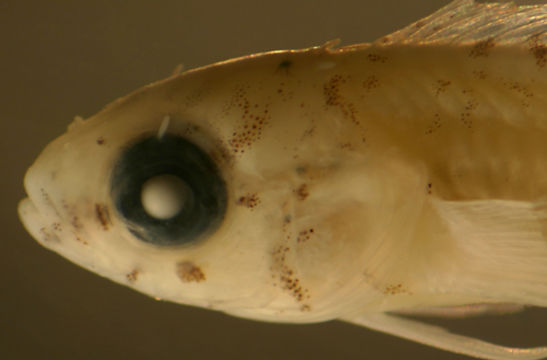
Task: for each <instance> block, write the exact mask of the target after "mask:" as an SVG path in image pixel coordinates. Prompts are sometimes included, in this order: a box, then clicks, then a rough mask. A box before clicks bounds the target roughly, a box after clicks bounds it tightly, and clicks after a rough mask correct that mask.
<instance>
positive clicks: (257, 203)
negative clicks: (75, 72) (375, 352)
mask: <svg viewBox="0 0 547 360" xmlns="http://www.w3.org/2000/svg"><path fill="white" fill-rule="evenodd" d="M546 19H547V7H546V6H545V5H537V6H529V7H516V6H515V5H512V4H503V5H501V4H475V3H474V2H473V1H468V0H460V1H454V2H453V3H451V4H449V5H448V6H447V7H445V8H443V9H441V10H439V11H438V12H437V13H435V14H433V15H431V16H430V17H427V18H425V19H423V20H420V21H418V22H416V23H414V24H412V25H409V26H408V27H407V28H405V29H403V30H401V31H398V32H396V33H394V34H392V35H389V36H386V37H384V38H381V39H379V40H378V41H376V42H374V43H370V44H360V45H353V46H346V47H341V48H336V47H335V46H336V43H335V42H329V43H327V44H325V45H323V46H319V47H314V48H310V49H304V50H290V51H274V52H268V53H263V54H257V55H251V56H247V57H243V58H239V59H235V60H229V61H226V62H222V63H218V64H214V65H211V66H206V67H203V68H199V69H196V70H190V71H187V72H184V73H182V74H181V75H178V76H173V77H171V78H168V79H166V80H163V81H160V82H157V83H154V84H151V85H149V86H147V87H144V88H142V89H140V90H137V91H136V92H134V93H132V94H130V95H128V96H126V97H124V98H121V99H119V100H117V101H115V102H114V103H112V104H110V105H108V106H107V107H106V108H105V109H104V110H102V111H101V112H99V113H98V114H97V115H95V116H92V117H91V118H89V119H86V120H81V119H79V120H77V121H75V122H74V123H73V124H71V126H70V127H69V129H68V131H67V133H65V134H63V135H62V136H60V137H59V138H58V139H56V140H55V141H53V142H52V143H51V144H49V145H48V146H47V147H46V148H45V149H44V151H43V152H42V154H41V155H40V156H39V158H38V159H37V160H36V162H35V163H34V164H33V165H32V166H31V167H30V168H29V170H28V172H27V175H26V177H25V188H26V191H27V194H28V198H26V199H24V200H23V201H22V202H21V203H20V206H19V213H20V216H21V219H22V221H23V223H24V224H25V226H26V228H27V229H28V230H29V232H30V233H31V234H32V235H33V237H35V238H36V240H38V241H39V242H40V243H41V244H42V245H44V246H45V247H47V248H50V249H52V250H53V251H56V252H58V253H59V254H61V255H62V256H64V257H66V258H67V259H69V260H71V261H73V262H74V263H76V264H78V265H80V266H83V267H85V268H87V269H89V270H91V271H94V272H96V273H98V274H99V275H102V276H105V277H107V278H109V279H111V280H114V281H116V282H119V283H121V284H124V285H127V286H130V287H133V288H134V289H136V290H138V291H141V292H143V293H146V294H148V295H150V296H153V297H156V298H161V299H165V300H169V301H174V302H179V303H182V304H188V305H194V306H201V307H206V308H211V309H216V310H220V311H223V312H227V313H230V314H233V315H237V316H243V317H246V318H251V319H257V320H265V321H279V322H294V323H307V322H318V321H325V320H331V319H342V320H346V321H349V322H352V323H356V324H359V325H363V326H368V327H370V328H373V329H377V330H380V331H385V332H389V333H393V334H395V335H398V336H402V337H405V338H409V339H412V340H415V341H419V342H422V343H425V344H429V345H432V346H436V347H440V348H443V349H446V350H450V351H455V352H459V353H464V354H468V355H472V356H477V357H482V358H490V359H514V358H526V359H536V358H541V357H543V356H547V348H534V349H524V350H520V349H513V348H503V347H501V346H497V345H492V344H488V343H485V342H482V341H480V340H475V339H469V338H466V337H462V336H459V335H455V334H450V333H448V332H446V331H444V330H442V329H439V328H435V327H432V326H429V325H425V324H421V323H418V322H416V321H413V320H407V319H402V318H399V317H398V316H396V315H393V314H391V313H393V312H395V313H396V312H400V313H411V314H412V313H417V314H418V313H421V314H423V313H426V314H438V313H441V314H445V315H450V314H453V313H458V314H461V315H473V314H477V313H483V312H488V311H497V312H504V311H512V310H517V309H520V308H521V307H522V306H541V307H546V306H547V281H546V280H545V279H546V278H547V238H546V232H545V230H546V225H547V219H546V218H547V216H546V214H547V213H546V207H545V194H547V141H546V140H545V139H546V138H547V64H546V62H547V47H546V45H545V43H546V42H547V35H546V31H547V20H546ZM165 174H170V175H173V176H175V177H178V178H180V179H182V184H181V185H180V186H178V187H177V189H179V190H177V189H175V190H173V188H172V187H171V186H164V187H167V188H168V189H167V190H173V192H168V194H175V193H176V194H175V195H172V196H171V195H168V198H177V199H178V198H180V201H178V205H180V206H179V207H177V201H175V209H178V210H176V211H175V213H177V211H179V212H178V213H177V214H178V215H174V216H172V217H169V216H167V218H163V217H162V216H160V215H158V213H157V212H154V211H155V210H150V209H151V208H157V207H158V206H159V208H160V212H161V211H162V210H164V208H165V206H164V204H165V202H164V201H160V202H159V205H158V203H154V204H153V205H154V206H156V207H154V206H152V207H149V206H148V204H147V200H146V201H145V200H143V199H144V197H140V196H141V195H142V193H143V192H144V189H147V186H145V185H143V184H145V183H146V181H147V180H149V179H155V178H156V177H157V176H163V175H165ZM162 184H163V183H162ZM162 186H163V185H161V186H160V189H161V188H162ZM153 194H156V193H153ZM177 194H178V195H177ZM143 196H144V195H143ZM169 196H171V197H169ZM154 198H159V197H158V196H156V195H152V199H154ZM179 208H180V209H179ZM181 214H185V215H181Z"/></svg>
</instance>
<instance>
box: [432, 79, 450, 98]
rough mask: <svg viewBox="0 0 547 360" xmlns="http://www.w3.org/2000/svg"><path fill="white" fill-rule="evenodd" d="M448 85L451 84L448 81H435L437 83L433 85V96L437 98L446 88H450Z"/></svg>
mask: <svg viewBox="0 0 547 360" xmlns="http://www.w3.org/2000/svg"><path fill="white" fill-rule="evenodd" d="M450 84H451V82H450V81H448V80H437V82H436V83H435V86H436V89H437V90H436V92H435V96H439V95H440V94H441V93H443V92H445V91H446V88H447V87H448V86H450Z"/></svg>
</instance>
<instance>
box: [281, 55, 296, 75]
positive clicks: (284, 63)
mask: <svg viewBox="0 0 547 360" xmlns="http://www.w3.org/2000/svg"><path fill="white" fill-rule="evenodd" d="M292 64H293V62H292V61H291V60H289V59H285V60H283V61H281V62H280V63H279V65H277V71H284V72H285V74H288V73H289V69H290V67H291V66H292Z"/></svg>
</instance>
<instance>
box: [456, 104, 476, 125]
mask: <svg viewBox="0 0 547 360" xmlns="http://www.w3.org/2000/svg"><path fill="white" fill-rule="evenodd" d="M477 106H478V103H477V101H475V100H473V99H471V100H468V101H467V103H466V104H465V108H464V111H462V112H461V113H460V120H461V122H462V123H463V125H464V126H465V127H466V128H468V129H471V128H472V126H473V120H472V119H471V113H472V112H473V110H475V109H476V108H477Z"/></svg>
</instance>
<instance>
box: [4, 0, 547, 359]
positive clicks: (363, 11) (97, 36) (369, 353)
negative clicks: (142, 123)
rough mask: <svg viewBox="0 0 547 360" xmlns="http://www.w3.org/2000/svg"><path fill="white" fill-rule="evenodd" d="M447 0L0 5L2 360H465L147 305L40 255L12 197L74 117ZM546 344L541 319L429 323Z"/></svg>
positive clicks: (400, 22)
mask: <svg viewBox="0 0 547 360" xmlns="http://www.w3.org/2000/svg"><path fill="white" fill-rule="evenodd" d="M447 2H448V0H416V1H398V0H381V1H368V0H356V1H350V0H337V1H313V2H312V1H309V2H307V1H300V2H294V1H290V0H275V1H267V2H259V1H256V0H244V1H203V0H186V1H185V0H172V1H154V2H153V1H112V0H95V1H38V0H35V1H15V0H2V1H0V49H1V50H0V65H1V67H0V68H1V74H2V75H1V86H0V89H1V94H0V95H1V96H0V101H1V104H0V126H1V128H0V130H1V136H2V140H1V142H0V146H1V154H2V156H1V159H0V169H1V174H2V177H1V179H2V182H1V185H2V186H1V187H0V189H1V191H2V194H1V199H2V206H1V208H0V211H1V212H0V222H1V226H2V227H1V228H2V230H3V231H2V234H3V236H2V239H1V240H0V267H1V268H0V349H1V350H0V354H1V355H0V356H1V357H2V358H3V359H27V358H28V359H34V358H40V359H117V360H118V359H121V358H124V359H132V360H136V359H151V358H154V359H172V358H176V359H185V358H190V359H302V358H305V359H308V358H310V359H311V358H313V359H407V358H416V359H439V360H442V359H464V358H465V357H461V356H457V355H453V354H449V353H445V352H442V351H438V350H435V349H431V348H427V347H424V346H421V345H417V344H414V343H410V342H407V341H403V340H400V339H397V338H395V337H391V336H386V335H382V334H379V333H376V332H372V331H369V330H366V329H362V328H358V327H354V326H350V325H346V324H343V323H339V322H330V323H325V324H318V325H303V326H295V325H278V324H265V323H258V322H252V321H247V320H242V319H236V318H231V317H228V316H225V315H223V314H220V313H214V312H210V311H206V310H201V309H194V308H189V307H184V306H179V305H174V304H169V303H162V302H156V301H154V300H152V299H149V298H147V297H145V296H143V295H140V294H138V293H136V292H133V291H132V290H130V289H128V288H125V287H122V286H119V285H116V284H114V283H111V282H109V281H107V280H104V279H102V278H99V277H97V276H95V275H94V274H92V273H89V272H87V271H85V270H82V269H80V268H78V267H76V266H74V265H72V264H71V263H69V262H68V261H66V260H64V259H63V258H61V257H59V256H58V255H56V254H54V253H52V252H49V251H47V250H45V249H43V248H41V247H40V246H39V245H38V244H37V243H35V242H34V241H33V240H32V238H31V237H30V236H29V235H28V234H27V233H26V232H25V231H24V230H23V228H22V226H21V224H20V223H19V221H18V219H17V216H16V210H15V209H16V203H17V201H18V199H20V198H22V197H23V196H24V192H23V188H22V178H23V174H24V171H25V169H26V168H27V167H28V166H29V165H30V164H31V162H32V161H33V159H34V158H35V156H36V155H37V154H38V153H39V152H40V150H41V149H42V148H43V147H44V146H45V145H46V144H47V143H48V142H49V141H51V140H52V139H53V138H54V137H56V136H57V135H59V134H60V133H62V132H63V131H64V130H65V127H66V125H67V124H68V123H69V122H70V121H71V119H72V117H73V116H74V115H77V114H78V115H82V116H84V117H87V116H89V115H92V114H93V113H95V112H96V111H98V110H99V109H100V108H101V107H102V106H103V105H104V104H106V103H108V102H110V101H111V100H113V99H115V98H117V97H119V96H121V95H124V94H126V93H128V92H129V91H132V90H134V89H135V88H137V87H140V86H142V85H145V84H147V83H149V82H151V81H154V80H157V79H160V78H162V77H165V76H166V75H168V74H169V73H170V72H171V70H172V69H173V68H174V67H175V65H176V64H178V63H184V65H185V66H186V68H192V67H196V66H200V65H206V64H209V63H211V62H215V61H219V60H223V59H227V58H231V57H235V56H240V55H245V54H249V53H255V52H260V51H265V50H271V49H286V48H302V47H308V46H312V45H317V44H321V43H323V42H325V41H326V40H329V39H333V38H337V37H340V38H342V40H343V44H351V43H357V42H364V41H371V40H374V39H375V38H377V37H379V36H381V35H384V34H387V33H389V32H392V31H393V30H396V29H398V28H400V27H402V26H404V25H406V24H408V23H409V22H411V21H414V20H417V19H419V18H420V17H422V16H424V15H427V14H429V13H430V12H431V11H433V10H435V9H437V8H438V7H440V6H441V5H443V4H445V3H447ZM437 323H440V324H449V326H451V328H452V329H454V330H457V331H463V332H465V333H467V334H473V335H478V336H482V337H483V338H485V339H488V340H491V341H497V342H503V343H506V344H515V345H539V344H542V343H543V344H547V334H546V331H545V330H546V329H547V312H545V311H537V310H535V311H532V310H530V311H527V312H525V313H523V314H520V315H512V316H507V317H504V318H501V317H489V318H484V319H480V320H466V321H461V320H460V321H437Z"/></svg>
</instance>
